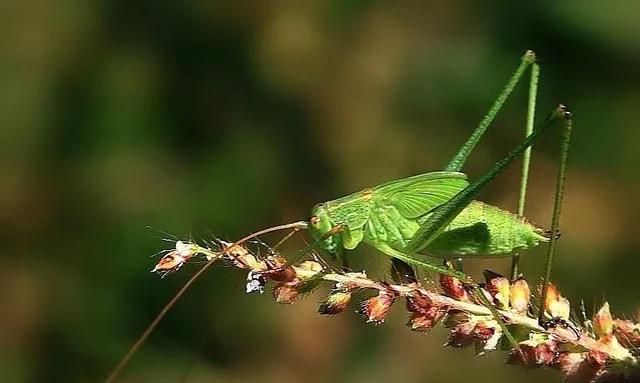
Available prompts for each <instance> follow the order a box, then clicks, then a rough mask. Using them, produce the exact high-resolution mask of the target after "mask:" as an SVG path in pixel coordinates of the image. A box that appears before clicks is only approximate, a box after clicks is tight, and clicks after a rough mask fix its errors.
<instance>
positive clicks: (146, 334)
mask: <svg viewBox="0 0 640 383" xmlns="http://www.w3.org/2000/svg"><path fill="white" fill-rule="evenodd" d="M306 228H307V222H305V221H298V222H293V223H288V224H284V225H278V226H273V227H269V228H266V229H263V230H260V231H256V232H255V233H252V234H249V235H247V236H246V237H244V238H242V239H240V240H238V241H236V242H235V243H233V244H231V245H229V246H228V247H227V248H232V247H234V246H238V245H241V244H243V243H244V242H246V241H248V240H250V239H253V238H255V237H258V236H260V235H264V234H267V233H272V232H274V231H279V230H286V229H296V230H302V229H306ZM217 259H218V258H212V259H211V260H210V261H208V262H207V263H205V265H204V266H202V267H201V268H200V270H198V272H197V273H195V274H194V275H193V276H192V277H191V278H189V280H188V281H187V282H186V283H185V284H184V286H182V288H181V289H180V290H178V292H177V293H176V295H174V296H173V298H171V300H170V301H169V303H167V304H166V305H165V306H164V307H163V308H162V310H161V311H160V312H159V313H158V315H157V316H156V317H155V319H154V320H153V321H151V323H150V324H149V326H147V328H146V329H145V330H144V332H143V333H142V335H140V337H139V338H138V340H137V341H136V342H135V343H134V344H133V345H132V346H131V348H130V349H129V351H128V352H127V354H126V355H125V356H124V357H123V358H122V360H120V363H118V365H117V366H116V367H115V368H114V369H113V371H111V373H110V374H109V376H108V377H107V379H106V380H105V383H112V382H114V381H115V379H116V378H117V377H118V375H120V372H122V369H124V367H125V366H126V365H127V363H128V362H129V360H130V359H131V357H132V356H133V355H134V354H135V353H136V352H137V351H138V349H139V348H140V346H142V344H143V343H144V342H145V341H146V340H147V338H148V337H149V335H150V334H151V333H152V332H153V330H154V329H155V328H156V326H157V325H158V323H160V321H161V320H162V318H164V316H165V315H166V314H167V313H168V312H169V310H171V308H172V307H173V306H174V305H175V304H176V302H177V301H178V299H180V297H182V295H183V294H184V293H185V292H186V291H187V290H188V289H189V287H190V286H191V285H192V284H193V282H195V281H196V279H198V277H199V276H200V275H202V274H203V273H204V272H205V271H206V270H207V269H208V268H209V266H211V265H212V264H213V263H214V262H215V261H216V260H217Z"/></svg>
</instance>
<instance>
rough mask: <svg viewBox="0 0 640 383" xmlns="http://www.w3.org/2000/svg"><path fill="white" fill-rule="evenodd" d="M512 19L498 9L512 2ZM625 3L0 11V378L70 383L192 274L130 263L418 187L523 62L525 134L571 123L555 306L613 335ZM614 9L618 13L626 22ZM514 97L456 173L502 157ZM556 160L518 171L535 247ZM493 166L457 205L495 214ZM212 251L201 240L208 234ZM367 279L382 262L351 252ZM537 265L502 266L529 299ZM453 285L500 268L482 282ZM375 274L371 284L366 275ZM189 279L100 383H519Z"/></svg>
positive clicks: (391, 331) (630, 244)
mask: <svg viewBox="0 0 640 383" xmlns="http://www.w3.org/2000/svg"><path fill="white" fill-rule="evenodd" d="M516 3H517V4H516ZM639 4H640V3H634V2H585V1H578V0H569V1H563V2H500V1H493V2H484V3H483V4H481V2H473V1H468V2H464V1H449V2H438V3H436V2H417V1H403V2H383V1H364V0H358V1H353V0H352V1H324V2H321V1H300V2H293V1H291V2H285V1H264V2H241V1H206V0H191V1H183V2H170V1H149V0H147V1H133V2H132V1H95V2H85V1H79V0H69V1H60V2H50V1H41V0H21V1H17V0H4V1H2V3H1V4H0V32H1V33H0V81H1V84H2V86H0V129H2V130H1V135H0V137H1V139H0V158H1V161H0V170H1V171H2V182H0V225H1V228H2V230H1V231H0V232H1V234H0V236H1V238H2V239H3V243H4V244H5V245H4V246H5V247H4V251H3V252H2V256H3V267H2V268H1V269H0V291H2V292H3V294H5V295H4V302H5V303H4V304H3V309H2V314H1V315H0V381H2V382H94V381H100V380H102V379H104V378H105V377H106V375H107V373H108V371H109V370H110V369H111V368H112V367H114V365H115V364H116V362H117V361H118V359H119V358H120V357H122V355H123V354H124V353H125V352H126V350H127V349H128V347H129V346H130V345H131V344H132V342H133V341H134V339H135V338H136V337H137V336H138V335H139V334H140V333H141V331H142V330H143V329H144V327H145V326H146V325H147V324H148V323H149V322H150V320H151V319H152V318H153V317H154V316H155V315H156V313H157V312H158V311H159V310H160V308H161V307H162V306H163V305H164V304H165V303H166V302H167V301H168V299H169V298H170V297H171V296H172V294H173V293H174V292H175V291H177V289H178V288H179V287H180V286H181V285H182V284H183V283H184V282H185V280H186V279H187V278H188V277H189V276H190V275H192V274H193V273H194V272H195V270H196V269H197V265H187V266H186V267H185V268H183V269H182V270H181V271H180V272H179V273H177V274H175V275H172V276H171V277H168V278H165V279H163V280H161V279H159V278H158V277H157V276H156V275H152V274H150V273H149V272H148V271H149V270H150V269H151V267H152V266H153V264H154V263H155V259H150V258H149V256H150V255H151V254H153V253H155V252H157V251H159V250H161V249H163V248H166V247H167V246H170V244H167V243H165V242H162V241H161V240H160V239H159V238H160V237H162V236H164V235H163V234H161V233H159V232H158V231H155V230H150V229H148V228H147V225H150V226H153V227H155V228H158V229H161V230H164V231H167V232H169V233H171V234H174V235H176V236H178V237H180V238H189V237H192V236H193V237H195V238H210V237H211V236H212V235H214V234H215V235H217V236H219V237H222V238H227V239H233V238H238V237H239V236H241V235H243V234H247V233H249V232H251V231H253V230H256V229H259V228H262V227H266V226H270V225H274V224H279V223H284V222H289V221H292V220H297V219H304V218H306V217H307V215H308V212H309V210H310V208H311V206H313V205H314V204H315V203H316V202H320V201H324V200H328V199H332V198H334V197H337V196H340V195H342V194H346V193H347V192H351V191H355V190H357V189H360V188H363V187H365V186H370V185H374V184H377V183H380V182H382V181H385V180H389V179H394V178H399V177H403V176H406V175H410V174H415V173H419V172H424V171H430V170H437V169H439V168H441V167H442V166H443V164H444V163H446V161H447V160H448V159H449V157H450V156H451V155H452V154H453V153H454V152H455V150H456V148H457V147H458V146H459V145H460V144H461V143H462V142H463V141H464V139H465V137H466V135H467V134H469V133H470V132H471V130H472V129H473V128H474V127H475V125H476V123H477V122H478V121H479V119H480V118H481V116H482V115H483V114H484V113H485V112H486V110H487V109H488V108H489V105H490V104H491V102H492V101H493V99H494V98H495V96H496V95H497V94H498V91H499V90H500V89H501V87H502V86H503V84H504V82H505V81H506V79H507V78H508V76H509V75H510V74H511V73H512V71H513V70H514V69H515V67H516V65H517V63H518V62H519V58H520V56H521V54H522V53H523V52H524V51H525V50H526V49H528V48H531V49H534V50H536V52H537V53H538V56H539V57H540V59H541V64H542V78H541V91H540V102H539V111H540V112H539V118H541V117H542V116H543V115H544V114H546V113H547V111H548V110H550V109H551V108H552V107H553V106H554V105H555V104H556V103H558V102H564V103H566V104H568V105H569V106H570V107H571V109H572V110H573V112H574V115H575V131H574V142H573V146H572V148H571V158H570V165H569V166H570V174H569V178H568V186H567V187H568V190H567V196H566V198H567V199H566V204H565V210H564V214H563V217H562V232H563V236H562V240H561V243H560V245H559V256H558V257H557V261H556V263H555V278H554V279H555V280H556V281H557V282H558V284H559V285H560V287H561V290H562V291H563V292H564V293H565V295H567V296H568V297H570V298H571V300H572V301H573V302H574V303H577V302H579V300H580V299H584V300H585V303H586V306H587V307H588V308H589V309H591V308H592V307H594V306H595V305H598V304H600V303H601V302H602V301H603V300H605V299H607V300H609V301H610V302H611V304H612V307H613V310H614V312H615V313H616V314H618V315H620V316H624V317H636V316H637V315H638V307H639V299H638V287H637V286H638V283H637V274H636V273H637V268H638V266H639V262H638V258H637V253H638V248H639V247H640V236H639V235H638V234H637V233H638V232H639V231H640V225H639V224H638V219H637V217H638V213H640V204H639V203H638V202H637V196H638V191H640V181H639V180H638V177H637V174H638V172H637V170H638V164H639V163H640V150H639V149H638V148H639V146H638V142H640V129H638V124H637V120H638V119H639V118H640V108H638V105H640V70H639V68H640V37H639V36H640V22H639V18H638V15H640V5H639ZM634 7H635V9H633V8H634ZM525 96H526V91H525V86H521V87H520V88H519V89H518V91H517V92H516V95H515V96H514V97H513V98H512V99H511V100H510V102H509V103H508V104H507V106H506V108H505V110H504V111H503V112H502V113H501V114H500V116H499V118H498V120H497V122H496V124H495V125H494V126H493V127H492V128H491V129H490V131H489V134H488V135H487V137H486V138H485V139H484V140H483V141H482V142H481V143H480V145H479V147H478V148H477V150H476V152H474V154H473V156H472V159H471V161H470V163H469V164H468V166H467V167H466V171H467V172H468V173H469V174H470V176H471V177H477V176H479V175H480V174H482V172H483V171H484V170H486V169H487V168H488V167H489V166H490V165H491V164H492V163H493V162H494V161H495V160H497V159H499V158H500V157H501V156H502V155H503V154H504V153H505V152H506V150H507V148H509V147H511V146H513V145H515V143H516V142H518V140H520V139H521V136H522V135H523V129H524V121H525V109H526V108H525V102H526V97H525ZM557 153H558V137H555V136H552V137H549V138H547V139H545V140H544V141H543V142H542V143H541V144H540V145H539V146H538V147H536V148H535V152H534V157H533V171H532V176H531V189H530V196H531V199H530V201H529V203H528V208H527V216H529V217H530V218H531V219H532V220H533V221H535V222H538V223H540V224H542V225H544V226H548V223H547V222H549V219H550V210H551V204H552V197H553V182H554V177H555V171H556V167H557V157H558V155H557ZM518 169H519V166H513V167H512V169H510V171H509V172H507V173H506V174H504V175H502V176H501V177H499V179H498V180H496V182H495V183H494V184H493V185H492V186H491V187H490V189H489V190H487V191H486V192H485V193H484V194H483V200H486V201H488V202H491V203H494V204H497V205H499V206H501V207H505V208H509V209H514V207H515V204H516V196H517V184H518ZM211 233H213V234H211ZM358 254H359V255H361V256H362V257H361V259H364V260H366V262H364V263H363V265H364V266H366V267H368V268H369V269H371V270H374V271H373V272H372V273H373V275H376V273H377V275H380V276H381V275H383V274H384V268H385V265H386V263H387V262H388V260H387V259H386V258H385V257H383V256H381V255H378V254H376V253H375V252H373V251H371V250H367V249H361V250H359V251H358ZM543 255H544V249H536V250H535V251H531V252H530V253H529V254H528V255H527V256H526V257H525V258H524V265H523V271H524V272H525V273H526V274H527V276H528V279H529V280H530V281H533V282H536V281H538V280H539V276H540V274H541V271H542V267H543V260H542V257H543ZM467 267H468V270H469V271H470V272H472V273H474V275H479V274H480V272H481V270H482V269H483V268H492V269H495V270H499V271H505V272H506V271H507V269H508V262H507V261H488V260H485V261H474V262H470V263H469V264H468V266H467ZM375 270H378V271H375ZM244 278H245V275H244V274H243V273H241V272H238V271H237V270H232V269H230V268H224V267H218V268H215V269H212V270H210V271H209V272H208V273H207V274H206V275H205V276H204V277H203V278H202V279H201V280H200V281H198V282H197V284H196V285H195V286H194V287H193V289H192V290H190V291H189V292H188V294H187V295H186V296H185V297H184V298H183V299H182V300H181V301H179V303H178V305H177V306H176V307H175V309H174V310H172V311H171V312H170V313H169V315H168V316H167V317H166V319H165V320H164V321H163V322H162V323H161V324H160V326H159V327H158V329H157V330H156V331H155V333H154V334H153V335H152V336H151V337H150V339H149V341H148V342H147V343H146V344H145V345H144V347H143V348H142V349H141V351H140V352H139V353H138V354H137V355H136V356H135V358H134V359H133V360H132V362H131V364H130V365H129V366H128V368H127V369H126V370H125V372H124V374H123V376H122V381H127V382H150V381H153V382H179V381H180V382H218V381H220V382H222V381H224V382H244V381H261V382H299V381H307V382H326V381H340V382H388V381H402V382H426V381H429V382H454V381H455V382H468V381H488V380H491V381H495V382H498V381H500V382H501V381H505V382H506V381H511V380H513V379H518V380H519V381H521V382H527V381H529V382H534V381H538V380H539V379H543V378H544V379H547V378H548V379H551V380H556V381H557V380H559V379H560V378H559V375H558V374H557V373H556V372H554V371H544V370H533V371H530V370H525V369H522V368H518V367H511V366H503V365H502V364H501V362H502V361H503V359H504V357H505V355H504V354H502V353H496V354H493V355H490V356H488V357H482V358H474V357H473V356H472V350H451V349H443V348H442V347H441V345H442V343H444V341H445V339H446V333H445V332H444V330H442V329H438V330H435V331H434V332H433V333H432V334H430V335H428V336H424V335H420V334H414V333H411V332H410V331H409V330H408V329H407V328H406V327H404V325H403V324H404V321H405V319H406V318H405V313H404V312H403V310H401V309H400V308H399V307H398V308H396V309H395V310H394V311H393V312H392V313H391V315H390V317H389V318H388V320H387V322H386V323H385V325H383V326H378V327H374V326H370V325H366V324H365V323H364V322H363V321H362V320H361V319H360V318H358V316H357V315H356V314H355V313H353V311H354V310H349V311H348V312H347V313H345V314H343V315H341V316H339V317H335V318H324V317H320V316H318V315H317V314H316V313H315V309H316V304H317V301H318V300H319V299H320V298H321V296H322V292H320V293H319V294H315V295H313V296H311V297H308V298H307V299H305V300H302V301H300V302H298V303H296V304H294V305H292V306H286V307H281V306H277V305H276V304H275V303H273V301H272V299H270V297H269V296H267V294H265V296H259V295H249V296H248V295H245V294H244V286H243V283H244Z"/></svg>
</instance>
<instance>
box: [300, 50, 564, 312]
mask: <svg viewBox="0 0 640 383" xmlns="http://www.w3.org/2000/svg"><path fill="white" fill-rule="evenodd" d="M529 66H532V70H531V83H530V92H529V111H528V117H527V129H526V133H527V136H526V138H525V140H524V141H522V142H521V143H520V145H518V146H517V147H516V148H515V149H513V150H512V151H511V152H510V153H509V154H508V155H507V156H506V157H505V158H504V159H502V160H501V161H499V162H497V163H496V164H495V165H494V166H493V167H492V168H491V169H490V170H489V171H488V172H487V173H486V174H485V175H484V176H483V177H481V178H480V179H478V180H477V181H475V182H472V183H469V182H468V181H467V176H466V175H465V174H464V173H461V172H460V169H461V168H462V166H463V165H464V163H465V161H466V159H467V157H468V156H469V154H470V153H471V151H472V150H473V148H474V147H475V145H476V144H477V142H478V141H479V140H480V138H481V136H482V135H483V134H484V132H485V131H486V129H487V128H488V126H489V125H490V123H491V122H492V120H493V119H494V118H495V116H496V114H497V113H498V111H499V109H500V108H501V107H502V105H503V104H504V102H505V101H506V99H507V97H508V96H509V94H510V93H511V92H512V91H513V89H514V88H515V86H516V85H517V83H518V81H519V79H520V78H521V76H522V75H523V74H524V72H525V70H526V69H527V68H528V67H529ZM538 76H539V66H538V65H537V63H536V62H535V55H534V53H533V52H531V51H528V52H527V53H525V55H524V56H523V58H522V62H521V64H520V66H519V67H518V69H517V70H516V72H515V73H514V75H513V76H512V77H511V79H510V81H509V82H508V83H507V85H506V86H505V88H504V90H503V91H502V93H501V94H500V96H499V97H498V99H497V100H496V101H495V103H494V105H493V107H492V108H491V110H490V111H489V113H487V115H486V116H485V118H484V119H483V120H482V121H481V122H480V124H479V126H478V127H477V128H476V130H475V131H474V132H473V134H472V135H471V136H470V138H469V139H468V141H467V142H466V143H465V144H464V145H463V146H462V148H461V149H460V150H459V152H458V153H457V154H456V155H455V156H454V158H453V159H452V161H451V162H450V163H449V165H448V166H447V167H446V168H445V170H444V171H439V172H432V173H424V174H419V175H415V176H412V177H408V178H404V179H400V180H395V181H391V182H387V183H385V184H382V185H379V186H376V187H372V188H367V189H364V190H362V191H359V192H356V193H353V194H350V195H347V196H345V197H342V198H338V199H335V200H332V201H328V202H324V203H321V204H318V205H316V206H315V208H314V209H313V211H312V217H311V219H310V225H309V229H310V231H311V234H312V236H313V237H314V238H315V239H316V240H319V241H321V242H322V247H323V248H324V249H325V250H326V251H328V252H330V253H341V252H342V250H343V249H346V250H351V249H354V248H355V247H356V246H358V245H359V244H360V243H361V242H364V243H367V244H369V245H372V246H373V247H375V248H376V249H378V250H379V251H381V252H383V253H385V254H386V255H388V256H391V257H393V258H396V259H399V260H401V261H404V262H407V263H409V264H412V265H415V266H420V267H424V268H426V269H428V270H431V271H434V272H437V273H442V274H446V275H450V276H453V277H456V278H459V279H461V280H463V281H465V282H467V283H471V282H472V280H471V278H470V277H469V276H467V275H466V274H464V273H462V272H461V271H458V270H452V269H450V268H447V267H443V266H440V265H438V264H434V263H430V262H428V261H427V260H426V259H424V257H422V256H420V254H419V252H424V253H426V254H427V255H430V256H433V257H437V258H465V257H484V258H493V257H500V256H513V255H516V254H517V252H518V251H519V250H525V249H529V248H532V247H535V246H537V245H539V244H540V243H542V242H550V244H549V253H548V256H547V267H546V276H545V280H544V285H543V286H544V287H543V293H542V296H543V299H544V297H545V295H546V286H547V282H548V279H549V277H550V275H549V274H550V264H551V263H550V262H551V258H552V256H553V252H554V248H555V240H556V237H557V236H556V235H555V233H557V231H558V220H559V215H560V206H561V201H562V194H563V193H562V192H563V188H564V173H565V171H566V166H565V165H566V159H567V153H568V144H569V139H570V132H571V115H570V113H569V112H568V111H567V110H566V108H565V107H564V106H562V105H561V106H559V107H558V108H557V109H556V110H555V111H553V112H552V113H551V114H550V116H549V117H548V118H547V119H546V121H545V122H544V123H543V124H542V125H541V126H540V127H539V128H538V129H536V130H533V121H534V112H535V100H536V90H537V83H538ZM556 123H562V124H561V125H562V126H563V127H564V128H565V129H564V132H565V133H564V135H563V145H562V154H561V157H562V158H561V166H560V170H559V177H558V183H557V187H556V204H555V206H554V213H553V222H552V228H551V230H549V231H544V230H542V229H541V228H539V227H537V226H535V225H533V224H532V223H530V222H529V221H528V220H526V219H524V217H522V215H523V211H522V210H523V209H524V195H525V191H526V180H527V174H528V166H529V156H530V152H529V148H530V146H531V145H532V144H533V142H534V141H535V140H537V139H538V138H539V137H540V136H541V135H542V134H543V133H545V132H546V131H547V130H548V129H549V128H550V127H551V126H554V125H556ZM523 153H524V154H525V161H524V165H523V177H522V182H521V198H520V204H519V209H518V210H519V211H518V214H513V213H510V212H508V211H505V210H502V209H500V208H498V207H495V206H492V205H489V204H486V203H483V202H479V201H475V200H474V199H475V197H476V196H477V195H478V194H479V192H480V191H482V189H483V188H484V187H485V186H487V184H489V183H490V182H491V181H492V180H493V179H494V178H495V177H496V176H497V175H498V174H499V173H501V172H502V171H503V170H504V169H505V168H506V167H507V166H508V165H509V164H510V163H511V162H513V161H514V160H515V159H516V158H518V157H519V156H520V155H522V154H523ZM336 228H339V230H336ZM331 231H334V232H335V234H333V235H327V233H330V232H331ZM550 233H551V235H549V234H550ZM512 270H513V274H516V273H517V255H516V256H515V257H514V261H513V267H512ZM541 311H544V310H541ZM541 315H542V314H541ZM540 318H541V319H542V316H541V317H540Z"/></svg>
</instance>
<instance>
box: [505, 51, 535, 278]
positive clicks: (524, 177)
mask: <svg viewBox="0 0 640 383" xmlns="http://www.w3.org/2000/svg"><path fill="white" fill-rule="evenodd" d="M539 79H540V66H539V65H538V64H537V63H533V65H532V67H531V80H530V82H529V104H528V107H527V126H526V130H525V137H527V136H528V135H530V134H531V133H533V124H534V121H535V115H536V97H537V95H538V80H539ZM530 163H531V147H528V148H527V150H525V151H524V154H523V155H522V173H521V178H520V195H519V196H518V216H520V217H524V204H525V201H526V199H527V183H528V181H529V164H530ZM519 263H520V254H518V253H515V254H513V259H512V261H511V280H515V279H516V278H518V266H519Z"/></svg>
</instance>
